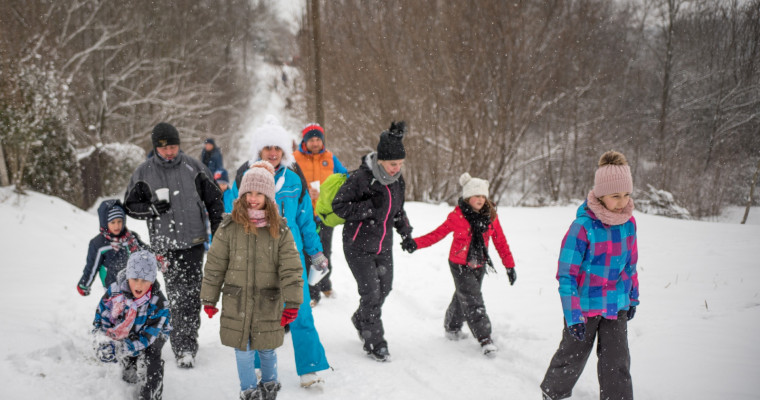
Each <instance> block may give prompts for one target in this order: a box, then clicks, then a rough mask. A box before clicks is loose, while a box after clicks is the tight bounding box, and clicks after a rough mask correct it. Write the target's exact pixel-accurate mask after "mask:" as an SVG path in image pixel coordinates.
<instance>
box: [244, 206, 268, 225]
mask: <svg viewBox="0 0 760 400" xmlns="http://www.w3.org/2000/svg"><path fill="white" fill-rule="evenodd" d="M248 219H249V220H250V221H251V223H253V225H255V226H256V227H257V228H263V227H265V226H269V221H267V212H266V211H265V210H254V209H253V208H249V209H248Z"/></svg>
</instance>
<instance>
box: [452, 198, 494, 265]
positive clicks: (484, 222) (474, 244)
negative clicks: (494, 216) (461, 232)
mask: <svg viewBox="0 0 760 400" xmlns="http://www.w3.org/2000/svg"><path fill="white" fill-rule="evenodd" d="M487 207H488V205H487V204H485V205H483V208H482V209H481V210H480V212H478V211H475V210H473V209H472V206H471V205H469V204H468V203H467V202H465V201H464V199H463V198H461V197H460V198H459V209H460V210H462V214H464V219H466V220H467V222H468V223H469V224H470V232H471V233H472V239H471V240H470V249H469V250H467V265H468V266H469V267H470V268H478V267H482V266H484V265H487V266H488V268H487V269H486V272H488V271H489V270H490V272H496V270H495V269H494V268H493V262H492V261H491V257H489V256H488V248H487V247H486V242H485V240H484V239H483V234H485V233H486V232H487V231H488V226H489V225H491V219H490V218H489V216H488V212H487V211H488V208H487Z"/></svg>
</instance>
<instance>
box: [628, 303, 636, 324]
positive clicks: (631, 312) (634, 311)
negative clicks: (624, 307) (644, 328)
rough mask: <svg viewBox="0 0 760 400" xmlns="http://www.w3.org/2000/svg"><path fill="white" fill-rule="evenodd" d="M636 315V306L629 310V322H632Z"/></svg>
mask: <svg viewBox="0 0 760 400" xmlns="http://www.w3.org/2000/svg"><path fill="white" fill-rule="evenodd" d="M634 315H636V306H631V307H630V308H628V320H629V321H630V320H632V319H633V316H634Z"/></svg>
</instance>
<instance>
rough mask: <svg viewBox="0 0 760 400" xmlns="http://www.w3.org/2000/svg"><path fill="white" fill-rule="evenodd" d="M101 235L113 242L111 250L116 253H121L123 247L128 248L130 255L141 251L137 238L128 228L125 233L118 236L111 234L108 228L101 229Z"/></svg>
mask: <svg viewBox="0 0 760 400" xmlns="http://www.w3.org/2000/svg"><path fill="white" fill-rule="evenodd" d="M100 233H102V234H103V236H104V237H105V238H106V240H108V241H109V242H111V248H112V249H114V251H119V250H120V249H121V248H122V247H124V248H126V249H127V251H129V253H130V254H131V253H134V252H136V251H138V250H140V248H139V247H138V243H137V238H136V237H135V235H133V234H132V232H130V231H129V230H128V229H127V228H124V233H123V234H121V235H118V236H117V235H114V234H113V233H111V231H109V230H108V228H103V227H100Z"/></svg>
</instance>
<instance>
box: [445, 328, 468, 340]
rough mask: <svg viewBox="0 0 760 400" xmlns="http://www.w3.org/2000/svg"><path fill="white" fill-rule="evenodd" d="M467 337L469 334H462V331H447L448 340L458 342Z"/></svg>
mask: <svg viewBox="0 0 760 400" xmlns="http://www.w3.org/2000/svg"><path fill="white" fill-rule="evenodd" d="M466 337H467V334H466V333H464V332H462V331H461V330H456V331H446V339H449V340H454V341H457V340H462V339H464V338H466Z"/></svg>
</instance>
